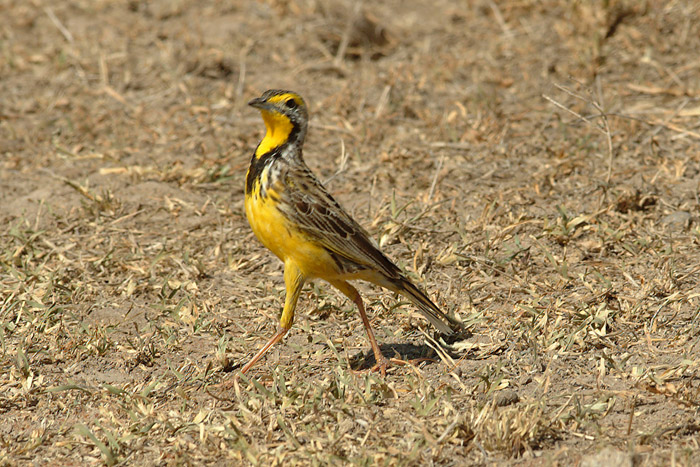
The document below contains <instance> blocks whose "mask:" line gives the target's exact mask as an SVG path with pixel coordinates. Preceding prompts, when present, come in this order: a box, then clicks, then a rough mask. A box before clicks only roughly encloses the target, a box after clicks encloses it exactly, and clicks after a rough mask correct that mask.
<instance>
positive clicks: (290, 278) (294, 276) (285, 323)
mask: <svg viewBox="0 0 700 467" xmlns="http://www.w3.org/2000/svg"><path fill="white" fill-rule="evenodd" d="M305 281H306V277H304V275H303V274H302V273H301V271H299V268H298V267H297V266H296V265H295V264H294V263H292V262H287V263H285V266H284V285H285V288H286V290H287V295H286V296H285V299H284V309H283V310H282V317H281V318H280V326H279V328H277V332H275V334H274V335H273V336H272V337H271V338H270V340H269V341H267V344H265V345H264V346H263V348H262V349H260V351H259V352H258V353H257V354H255V356H254V357H253V358H252V359H251V360H250V361H249V362H248V363H247V364H246V366H244V367H243V369H242V370H241V373H243V374H245V373H247V372H248V370H250V369H251V367H252V366H253V365H255V364H256V363H257V361H258V360H260V359H261V358H262V357H263V356H264V355H265V354H266V353H267V351H268V350H270V348H272V346H273V345H275V344H276V343H278V342H279V341H281V340H282V338H283V337H284V335H285V334H287V331H289V329H290V328H291V327H292V323H294V310H295V309H296V307H297V301H298V300H299V294H300V293H301V289H302V288H303V287H304V282H305ZM231 386H232V381H228V382H225V383H223V384H222V387H223V388H229V387H231Z"/></svg>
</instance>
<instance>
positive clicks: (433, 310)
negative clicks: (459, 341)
mask: <svg viewBox="0 0 700 467" xmlns="http://www.w3.org/2000/svg"><path fill="white" fill-rule="evenodd" d="M391 285H392V286H391V287H388V288H389V289H391V290H393V291H394V292H396V293H399V294H401V295H403V296H404V297H406V298H408V299H409V300H410V301H411V302H412V303H413V304H414V305H415V306H416V307H418V310H419V311H420V312H421V313H422V314H423V316H425V317H426V318H427V319H428V321H430V324H432V325H433V326H435V328H436V329H437V330H438V331H440V332H441V333H443V334H446V335H450V334H454V332H455V330H454V329H453V327H457V328H461V327H462V326H461V323H459V322H457V321H456V320H454V319H453V318H451V317H450V316H448V315H446V314H445V313H443V312H442V310H440V308H438V306H437V305H436V304H434V303H433V301H432V300H430V298H428V296H427V295H426V294H425V293H424V292H423V291H422V290H420V289H419V288H418V287H416V286H415V285H413V283H412V282H411V281H409V280H408V279H406V278H403V277H402V278H400V279H398V280H394V281H391ZM448 323H449V324H448ZM450 325H452V326H450Z"/></svg>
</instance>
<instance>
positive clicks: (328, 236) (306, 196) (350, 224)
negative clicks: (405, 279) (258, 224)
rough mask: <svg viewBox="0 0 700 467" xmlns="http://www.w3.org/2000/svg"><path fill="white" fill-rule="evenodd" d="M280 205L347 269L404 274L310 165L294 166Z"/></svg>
mask: <svg viewBox="0 0 700 467" xmlns="http://www.w3.org/2000/svg"><path fill="white" fill-rule="evenodd" d="M290 170H294V172H290V173H289V174H287V176H286V177H285V178H286V180H285V181H284V183H285V184H286V185H288V186H287V189H285V190H281V196H282V200H281V202H280V203H279V205H278V207H279V208H280V209H281V210H282V211H283V212H284V213H285V215H286V216H287V217H288V218H289V219H290V220H291V222H293V223H294V224H295V226H296V227H297V228H299V229H301V230H302V231H303V232H304V233H305V234H306V235H308V236H309V237H310V238H312V239H314V240H315V241H316V242H318V243H319V244H320V245H322V246H323V247H324V248H326V249H327V250H328V251H329V252H331V253H332V254H334V255H335V256H337V257H340V258H341V259H342V260H344V261H343V263H344V266H345V267H346V268H347V269H348V271H347V272H355V271H358V270H365V269H370V270H376V271H377V272H381V273H383V274H384V275H385V276H386V278H387V279H399V278H401V277H402V276H403V274H402V273H401V271H400V270H399V268H398V267H397V266H396V265H395V264H394V263H392V262H391V260H390V259H389V258H387V257H386V256H385V255H384V254H383V253H382V252H381V251H380V250H379V248H378V247H377V245H376V244H375V243H374V242H373V241H372V240H371V239H370V236H369V234H368V233H367V231H366V230H365V229H363V228H362V227H361V226H360V225H359V224H358V223H357V222H356V221H355V220H354V219H353V218H352V217H350V215H349V214H348V213H347V212H345V210H344V209H343V208H342V207H341V206H340V204H338V202H337V201H336V200H335V199H334V198H333V197H332V196H331V195H330V194H329V193H328V192H327V191H326V189H325V188H324V187H323V185H321V182H319V181H318V179H316V177H315V176H314V175H313V174H312V173H311V171H310V170H309V169H308V168H307V167H303V168H295V169H290Z"/></svg>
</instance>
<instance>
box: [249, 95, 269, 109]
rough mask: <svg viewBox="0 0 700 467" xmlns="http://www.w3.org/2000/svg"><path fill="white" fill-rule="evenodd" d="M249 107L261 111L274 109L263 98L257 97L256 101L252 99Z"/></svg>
mask: <svg viewBox="0 0 700 467" xmlns="http://www.w3.org/2000/svg"><path fill="white" fill-rule="evenodd" d="M248 105H249V106H251V107H255V108H256V109H260V110H270V108H271V107H272V106H271V105H270V104H269V103H268V102H267V101H266V100H265V99H263V98H262V97H256V98H255V99H252V100H251V101H250V102H248Z"/></svg>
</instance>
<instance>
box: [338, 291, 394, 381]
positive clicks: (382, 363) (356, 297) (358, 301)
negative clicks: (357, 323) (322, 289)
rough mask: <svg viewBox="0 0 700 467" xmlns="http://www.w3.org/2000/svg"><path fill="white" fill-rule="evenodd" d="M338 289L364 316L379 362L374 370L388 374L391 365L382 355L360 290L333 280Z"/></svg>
mask: <svg viewBox="0 0 700 467" xmlns="http://www.w3.org/2000/svg"><path fill="white" fill-rule="evenodd" d="M331 285H333V286H334V287H335V288H336V289H338V290H340V291H341V292H342V293H343V295H345V296H346V297H348V298H349V299H350V300H352V301H353V303H355V305H357V309H358V310H359V311H360V317H361V318H362V324H364V325H365V329H366V330H367V337H368V338H369V345H370V346H372V351H373V352H374V359H375V360H376V362H377V364H376V365H374V367H372V370H373V371H376V370H379V371H380V372H381V374H382V376H386V369H387V367H388V366H389V360H387V359H386V357H385V356H384V355H382V351H381V350H379V345H377V339H375V338H374V332H373V331H372V326H370V324H369V319H368V318H367V313H365V304H364V303H363V301H362V297H361V296H360V292H358V291H357V289H356V288H355V287H353V286H352V285H350V284H349V283H347V282H345V281H338V282H332V283H331Z"/></svg>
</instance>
